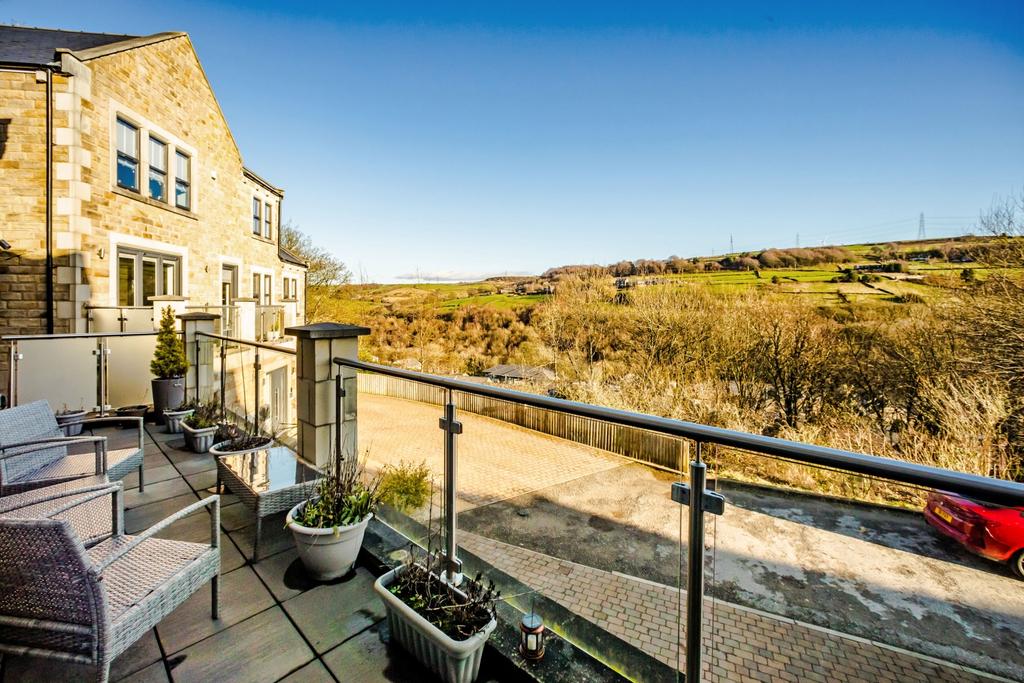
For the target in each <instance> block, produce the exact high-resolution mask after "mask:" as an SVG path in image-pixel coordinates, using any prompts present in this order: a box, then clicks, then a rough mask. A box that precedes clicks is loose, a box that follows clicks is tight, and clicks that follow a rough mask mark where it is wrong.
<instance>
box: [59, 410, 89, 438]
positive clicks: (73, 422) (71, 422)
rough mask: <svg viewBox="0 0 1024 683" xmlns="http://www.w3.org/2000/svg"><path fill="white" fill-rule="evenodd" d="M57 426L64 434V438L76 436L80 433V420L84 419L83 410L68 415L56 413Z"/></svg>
mask: <svg viewBox="0 0 1024 683" xmlns="http://www.w3.org/2000/svg"><path fill="white" fill-rule="evenodd" d="M56 417H57V426H58V427H60V429H61V431H62V432H64V436H78V435H79V434H81V433H82V420H84V419H85V411H84V410H76V411H74V412H69V413H57V415H56Z"/></svg>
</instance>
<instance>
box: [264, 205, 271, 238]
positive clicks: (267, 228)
mask: <svg viewBox="0 0 1024 683" xmlns="http://www.w3.org/2000/svg"><path fill="white" fill-rule="evenodd" d="M263 236H264V237H266V238H267V239H268V240H269V239H273V230H272V229H271V225H270V204H264V205H263Z"/></svg>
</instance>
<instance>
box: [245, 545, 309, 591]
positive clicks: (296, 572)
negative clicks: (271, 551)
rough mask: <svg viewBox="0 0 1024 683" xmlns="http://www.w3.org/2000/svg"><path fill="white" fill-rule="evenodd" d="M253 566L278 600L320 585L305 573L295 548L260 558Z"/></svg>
mask: <svg viewBox="0 0 1024 683" xmlns="http://www.w3.org/2000/svg"><path fill="white" fill-rule="evenodd" d="M253 568H254V569H255V570H256V573H257V574H259V576H260V578H261V579H263V582H264V583H266V584H267V588H269V589H270V592H271V593H272V594H273V595H274V597H275V598H276V599H277V601H278V602H284V601H285V600H290V599H291V598H294V597H295V596H296V595H300V594H302V593H304V592H306V591H308V590H312V589H313V588H316V587H317V586H320V585H321V584H320V583H318V582H316V581H314V580H312V579H310V578H309V577H308V576H307V575H306V570H305V569H304V568H303V566H302V561H301V560H299V553H298V551H297V550H295V548H292V549H290V550H285V551H284V552H280V553H278V554H276V555H272V556H270V557H268V558H266V559H264V560H260V561H259V562H257V563H256V564H255V566H254V567H253Z"/></svg>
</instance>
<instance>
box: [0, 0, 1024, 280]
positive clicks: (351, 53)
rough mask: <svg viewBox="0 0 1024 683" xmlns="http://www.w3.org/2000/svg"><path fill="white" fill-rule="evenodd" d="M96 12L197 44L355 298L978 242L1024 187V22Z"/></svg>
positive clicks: (859, 8)
mask: <svg viewBox="0 0 1024 683" xmlns="http://www.w3.org/2000/svg"><path fill="white" fill-rule="evenodd" d="M551 4H554V3H530V2H517V3H472V4H469V3H467V4H465V5H459V4H456V3H443V2H441V3H409V4H405V3H393V2H391V3H389V2H376V3H359V4H358V5H357V4H348V3H345V4H342V3H338V4H330V5H325V6H322V7H321V6H317V5H318V3H289V2H259V1H258V0H253V1H250V2H241V1H238V2H228V1H222V2H195V1H193V2H171V3H168V2H164V3H150V2H146V3H125V2H123V1H122V2H89V1H88V0H84V1H80V2H76V3H40V2H38V0H36V1H33V2H27V1H22V0H0V21H2V22H4V23H19V24H24V25H37V26H47V27H60V28H70V29H82V30H94V31H108V32H125V33H140V34H145V33H155V32H159V31H164V30H183V31H188V32H189V33H190V34H191V36H192V40H193V42H194V43H195V46H196V49H197V51H198V53H199V56H200V59H201V60H202V61H203V64H204V67H205V68H206V70H207V73H208V75H209V77H210V79H211V81H212V82H213V86H214V89H215V91H216V93H217V96H218V99H219V100H220V102H221V105H222V107H223V109H224V111H225V113H226V115H227V118H228V121H229V124H230V125H231V127H232V130H233V131H234V134H235V137H236V139H237V140H238V143H239V145H240V146H241V148H242V154H243V156H244V158H245V160H246V163H247V164H248V165H249V166H251V167H252V168H253V169H254V170H256V171H257V172H258V173H260V174H262V175H264V176H266V177H267V178H268V179H270V180H271V181H273V182H275V183H277V184H279V185H281V186H282V187H284V188H285V189H286V192H287V194H286V199H285V209H284V214H285V218H286V219H291V220H292V221H294V222H295V223H296V224H298V225H299V226H300V227H301V228H302V229H303V230H304V231H306V232H308V233H310V234H311V235H313V236H314V238H315V239H316V240H317V241H318V242H320V243H322V244H323V245H324V246H326V247H328V248H330V249H331V250H333V251H335V252H336V253H337V254H338V255H339V256H341V257H342V258H343V259H345V260H346V262H347V263H348V264H349V266H350V267H351V268H352V270H353V272H354V274H355V276H356V279H357V280H359V279H363V278H365V279H366V280H373V281H396V280H400V279H401V278H403V277H404V276H405V277H407V276H416V275H417V274H418V275H419V276H420V277H455V278H474V277H478V276H482V275H490V274H498V273H505V272H509V273H520V272H540V271H542V270H544V269H545V268H547V267H550V266H554V265H561V264H566V263H593V262H596V263H608V262H613V261H616V260H619V259H623V258H631V259H632V258H662V257H666V256H668V255H670V254H679V255H682V256H691V255H704V254H711V253H722V252H723V251H726V250H728V249H729V244H730V237H731V239H732V241H733V243H734V245H735V247H736V249H758V248H761V247H765V246H792V245H793V244H794V243H795V241H796V238H797V234H799V235H800V241H801V244H802V245H803V246H808V245H813V244H820V243H822V242H825V243H833V242H836V243H841V242H847V241H859V240H887V239H899V238H912V237H914V236H915V235H916V233H917V216H918V214H919V212H924V213H925V216H926V229H927V231H928V233H929V234H949V233H953V232H958V231H961V230H964V229H966V228H969V227H970V226H971V224H972V223H973V217H975V216H977V214H978V211H979V210H980V209H982V208H984V207H986V206H988V205H989V204H990V203H991V202H992V200H993V197H994V196H996V195H1000V194H1003V195H1005V194H1007V193H1009V192H1011V191H1014V190H1020V188H1021V187H1024V32H1022V31H1021V30H1020V27H1021V26H1024V2H1019V1H1017V0H1013V1H1010V2H942V1H940V0H933V1H929V2H903V3H899V2H886V3H878V4H877V6H875V5H873V4H872V3H866V2H856V3H854V2H804V3H796V2H785V3H733V4H731V5H730V6H729V7H727V8H722V7H712V3H700V4H697V3H680V2H677V3H671V4H666V5H664V6H661V5H657V4H647V5H643V4H641V5H637V4H636V3H606V4H602V3H600V2H597V1H595V2H587V3H559V4H558V6H557V7H550V6H548V5H551Z"/></svg>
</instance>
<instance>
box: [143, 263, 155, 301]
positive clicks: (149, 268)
mask: <svg viewBox="0 0 1024 683" xmlns="http://www.w3.org/2000/svg"><path fill="white" fill-rule="evenodd" d="M156 285H157V281H156V259H155V258H150V257H143V259H142V304H141V305H143V306H149V305H151V304H152V303H153V297H154V296H156V295H157V294H158V292H157V291H156Z"/></svg>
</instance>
